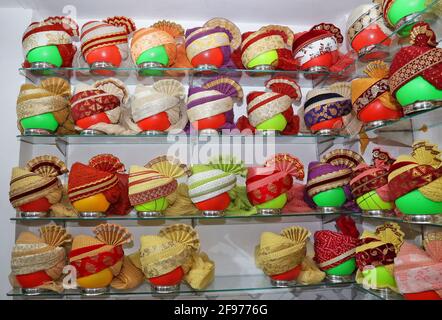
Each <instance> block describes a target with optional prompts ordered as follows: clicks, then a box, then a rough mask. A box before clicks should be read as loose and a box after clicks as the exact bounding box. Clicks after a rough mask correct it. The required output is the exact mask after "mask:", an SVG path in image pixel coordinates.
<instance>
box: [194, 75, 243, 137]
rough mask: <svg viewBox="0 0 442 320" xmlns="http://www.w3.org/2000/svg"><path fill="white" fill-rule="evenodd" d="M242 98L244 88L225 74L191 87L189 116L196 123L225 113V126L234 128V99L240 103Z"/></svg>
mask: <svg viewBox="0 0 442 320" xmlns="http://www.w3.org/2000/svg"><path fill="white" fill-rule="evenodd" d="M242 98H243V91H242V88H241V86H240V85H239V84H238V83H237V82H236V81H235V80H233V79H230V78H227V77H224V76H219V77H215V78H214V79H212V80H209V81H207V82H206V83H204V84H203V85H202V86H201V87H190V88H189V94H188V99H187V116H188V117H189V121H190V122H191V123H194V122H196V121H198V120H201V119H205V118H209V117H213V116H216V115H218V114H225V116H226V124H225V126H226V127H228V128H232V127H234V124H233V122H234V115H233V104H234V103H235V100H234V99H236V101H238V103H239V104H240V103H241V102H242ZM214 129H217V128H214Z"/></svg>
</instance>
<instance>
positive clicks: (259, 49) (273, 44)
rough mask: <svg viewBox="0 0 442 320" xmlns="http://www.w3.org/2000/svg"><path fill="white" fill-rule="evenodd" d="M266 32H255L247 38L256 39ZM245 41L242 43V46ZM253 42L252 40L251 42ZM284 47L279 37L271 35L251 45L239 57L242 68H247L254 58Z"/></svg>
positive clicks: (282, 40)
mask: <svg viewBox="0 0 442 320" xmlns="http://www.w3.org/2000/svg"><path fill="white" fill-rule="evenodd" d="M264 32H266V31H257V32H255V33H253V34H252V35H250V36H249V38H250V39H253V38H255V37H257V36H258V35H259V34H261V33H264ZM246 41H247V39H245V41H244V42H243V44H242V46H244V45H245V44H246V43H247V42H246ZM252 41H253V40H252ZM285 47H286V45H285V42H284V39H283V38H282V37H281V36H279V35H272V36H268V37H265V38H262V39H259V40H258V41H256V42H254V43H252V44H251V45H250V46H249V47H248V48H247V49H246V50H244V52H243V53H242V55H241V60H242V63H243V65H244V66H247V65H248V64H249V62H250V61H252V60H253V59H254V58H256V57H257V56H259V55H260V54H263V53H265V52H267V51H270V50H277V49H284V48H285Z"/></svg>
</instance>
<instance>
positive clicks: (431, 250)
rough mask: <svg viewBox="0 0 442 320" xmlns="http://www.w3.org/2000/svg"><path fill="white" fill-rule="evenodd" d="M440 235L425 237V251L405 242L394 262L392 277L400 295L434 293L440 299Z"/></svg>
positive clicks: (441, 241)
mask: <svg viewBox="0 0 442 320" xmlns="http://www.w3.org/2000/svg"><path fill="white" fill-rule="evenodd" d="M441 246H442V233H441V232H431V233H428V234H427V235H426V236H425V240H424V248H425V251H424V250H422V249H421V248H419V247H417V246H416V245H414V244H412V243H409V242H405V243H404V244H403V245H402V247H401V249H400V251H399V254H398V255H397V257H396V259H395V260H394V277H395V279H396V283H397V286H398V289H399V291H400V293H402V294H407V293H419V292H425V291H433V290H434V291H436V294H437V295H438V296H439V297H440V299H442V251H441V249H440V248H441Z"/></svg>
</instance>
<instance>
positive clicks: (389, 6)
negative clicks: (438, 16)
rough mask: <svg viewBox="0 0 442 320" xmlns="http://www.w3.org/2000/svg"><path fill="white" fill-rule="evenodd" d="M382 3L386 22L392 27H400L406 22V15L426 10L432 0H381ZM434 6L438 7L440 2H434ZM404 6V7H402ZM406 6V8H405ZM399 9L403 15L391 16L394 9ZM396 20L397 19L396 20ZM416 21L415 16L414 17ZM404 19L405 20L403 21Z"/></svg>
mask: <svg viewBox="0 0 442 320" xmlns="http://www.w3.org/2000/svg"><path fill="white" fill-rule="evenodd" d="M379 2H380V3H381V4H382V12H383V16H384V20H385V22H386V23H387V24H388V26H390V27H396V28H397V27H399V26H400V25H405V24H406V22H407V21H406V20H405V18H406V17H410V18H411V17H413V16H414V15H415V14H418V13H421V11H426V9H427V6H428V5H429V4H430V3H432V2H433V1H432V0H425V1H412V2H409V1H401V0H399V1H398V0H382V1H379ZM433 5H434V7H435V8H436V7H437V6H438V5H440V3H439V4H437V3H434V4H433ZM401 6H402V8H401ZM404 7H405V10H404ZM395 9H396V10H397V11H399V12H401V11H402V15H403V16H402V17H401V16H399V17H395V16H394V15H392V16H390V13H392V12H393V11H394V10H395ZM394 20H396V21H394ZM412 20H413V21H415V18H413V19H412ZM402 21H403V22H402Z"/></svg>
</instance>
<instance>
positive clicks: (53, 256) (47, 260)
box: [11, 244, 65, 275]
mask: <svg viewBox="0 0 442 320" xmlns="http://www.w3.org/2000/svg"><path fill="white" fill-rule="evenodd" d="M31 247H33V248H35V245H28V244H18V245H16V246H15V247H14V251H13V252H12V261H11V269H12V274H13V275H21V274H29V273H33V272H37V271H40V270H45V269H49V268H51V267H53V266H54V265H56V264H57V263H58V261H60V260H64V259H65V251H64V249H63V248H60V247H57V248H51V250H50V251H48V252H44V253H37V254H32V255H25V256H24V255H23V256H20V254H21V252H22V251H29V250H31Z"/></svg>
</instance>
